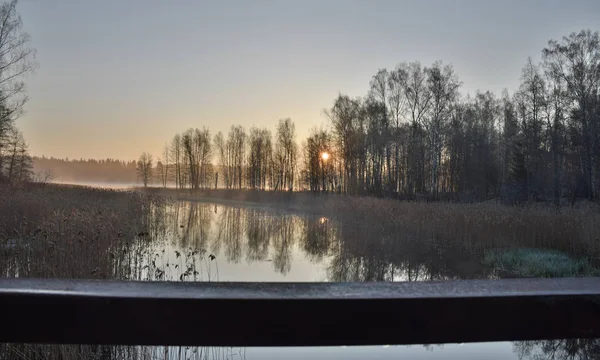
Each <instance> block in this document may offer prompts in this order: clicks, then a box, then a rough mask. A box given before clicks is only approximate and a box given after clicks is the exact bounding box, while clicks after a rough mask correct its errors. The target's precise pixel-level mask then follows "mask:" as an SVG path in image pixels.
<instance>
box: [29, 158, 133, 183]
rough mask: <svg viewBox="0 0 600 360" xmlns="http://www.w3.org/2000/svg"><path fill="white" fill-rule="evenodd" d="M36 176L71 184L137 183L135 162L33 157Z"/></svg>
mask: <svg viewBox="0 0 600 360" xmlns="http://www.w3.org/2000/svg"><path fill="white" fill-rule="evenodd" d="M32 160H33V169H34V171H35V173H37V174H51V177H52V180H56V181H60V182H73V183H115V184H117V183H118V184H134V183H137V175H136V162H135V161H120V160H116V159H104V160H93V159H79V160H77V159H71V160H70V159H58V158H53V157H50V158H47V157H33V159H32Z"/></svg>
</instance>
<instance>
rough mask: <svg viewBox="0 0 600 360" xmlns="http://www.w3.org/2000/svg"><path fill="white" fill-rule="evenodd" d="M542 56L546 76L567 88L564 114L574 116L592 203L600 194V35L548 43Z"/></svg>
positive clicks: (578, 149)
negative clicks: (599, 117)
mask: <svg viewBox="0 0 600 360" xmlns="http://www.w3.org/2000/svg"><path fill="white" fill-rule="evenodd" d="M542 54H543V58H544V66H545V68H546V70H547V72H548V73H550V74H551V75H552V77H553V78H555V79H560V81H561V82H564V84H565V87H566V92H564V96H565V97H566V98H567V99H568V100H569V103H570V106H569V107H568V108H565V109H564V110H565V111H566V112H568V113H569V114H570V115H571V129H572V130H573V137H574V139H573V140H574V143H575V144H577V145H576V152H577V155H578V156H579V158H581V159H582V160H581V161H580V165H579V166H580V169H581V173H582V174H583V181H584V184H585V188H586V189H585V190H586V192H587V195H588V197H589V198H590V199H593V198H594V196H595V193H596V192H597V191H600V159H599V156H598V155H597V154H599V153H600V140H599V139H600V122H599V121H597V117H598V113H597V108H596V109H595V107H594V106H595V105H594V104H595V103H597V102H598V99H597V98H598V88H599V86H600V35H599V33H598V32H597V31H596V32H591V31H590V30H582V31H581V32H579V33H572V34H570V35H569V36H566V37H564V38H563V39H562V41H561V42H559V41H555V40H551V41H549V42H548V47H546V48H545V49H544V50H543V53H542ZM565 104H566V103H565ZM595 110H596V111H595Z"/></svg>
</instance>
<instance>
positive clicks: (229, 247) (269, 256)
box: [126, 202, 488, 281]
mask: <svg viewBox="0 0 600 360" xmlns="http://www.w3.org/2000/svg"><path fill="white" fill-rule="evenodd" d="M153 225H154V226H153V229H152V232H151V233H152V234H151V235H152V236H151V237H150V238H151V240H147V239H146V240H143V241H138V242H137V243H136V244H137V245H138V248H136V249H135V251H136V252H138V253H143V254H144V255H145V256H146V258H145V260H141V261H137V262H133V263H131V266H134V267H135V266H138V267H139V266H140V265H141V266H148V269H150V270H152V271H154V272H155V274H157V275H160V276H163V278H164V279H177V276H179V275H178V274H177V271H173V268H171V269H169V270H170V271H169V272H168V271H167V270H166V269H165V267H166V266H167V265H168V266H170V267H172V266H173V264H172V263H171V262H170V260H168V258H169V256H170V255H172V254H173V253H175V252H180V253H181V254H184V253H185V254H187V255H189V254H190V253H193V255H192V257H197V259H190V261H191V265H190V266H192V267H194V268H198V267H201V268H202V269H203V270H205V273H207V272H208V271H209V270H211V269H212V267H211V266H207V265H209V264H210V263H212V262H215V261H216V262H215V266H214V268H215V269H213V270H214V271H211V275H213V276H212V277H211V278H206V277H204V278H198V277H196V278H195V279H196V280H197V281H202V280H222V281H247V280H252V281H281V280H285V281H431V280H450V279H470V278H482V277H486V276H488V274H487V273H486V271H485V269H484V268H483V266H481V264H480V263H479V262H478V261H477V260H476V259H475V258H473V257H472V256H470V255H469V254H466V253H464V252H460V251H458V250H457V249H455V248H452V247H449V246H447V245H446V246H443V245H440V244H436V243H434V242H430V241H427V239H414V238H412V237H410V236H409V234H381V233H379V234H373V233H370V231H372V229H369V228H367V227H364V226H361V225H360V222H352V223H344V224H340V223H338V222H336V221H335V220H333V219H328V218H325V217H322V216H314V215H299V214H291V213H273V212H269V211H266V210H264V209H260V208H240V207H230V206H221V205H215V204H204V203H189V202H181V203H176V204H173V205H169V206H166V207H165V208H163V209H157V210H156V211H155V219H154V220H153ZM150 253H154V254H155V259H149V258H147V256H148V255H149V254H150ZM156 254H158V256H156ZM161 254H164V256H163V255H161ZM182 256H183V255H182ZM213 257H214V258H215V259H216V260H212V258H213ZM207 259H208V260H207ZM152 261H154V262H152ZM217 264H218V266H219V267H220V268H219V270H220V277H219V278H216V277H215V276H216V267H217V266H216V265H217ZM267 268H270V270H269V271H268V270H267ZM177 269H179V270H180V271H183V270H187V269H189V266H188V267H185V268H181V267H178V268H177ZM194 271H198V270H197V269H196V270H192V274H193V272H194ZM163 272H164V274H163ZM168 273H169V274H170V275H169V274H168ZM134 275H135V271H134ZM142 275H146V278H145V279H148V276H147V275H148V271H146V272H144V271H142ZM167 275H169V276H167ZM160 276H158V277H156V278H157V279H161V277H160ZM126 278H127V277H126ZM132 278H134V279H135V278H139V276H138V277H135V276H134V277H132ZM142 278H143V277H142ZM150 280H151V279H150Z"/></svg>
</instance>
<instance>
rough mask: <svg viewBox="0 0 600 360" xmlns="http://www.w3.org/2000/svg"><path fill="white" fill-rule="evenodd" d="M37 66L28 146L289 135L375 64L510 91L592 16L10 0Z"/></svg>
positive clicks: (514, 8)
mask: <svg viewBox="0 0 600 360" xmlns="http://www.w3.org/2000/svg"><path fill="white" fill-rule="evenodd" d="M18 11H19V12H20V14H21V16H22V18H23V22H24V28H25V31H27V32H28V33H29V34H30V35H31V37H32V43H31V45H32V46H33V47H34V48H36V49H37V61H38V63H39V68H38V69H37V70H36V73H35V74H34V75H31V76H29V77H28V78H27V80H26V81H27V84H28V95H29V98H30V101H29V102H28V103H27V105H26V114H25V115H24V116H23V117H22V118H20V119H19V120H18V122H17V124H18V126H19V127H20V129H21V130H22V131H23V133H24V135H25V138H26V140H27V141H28V143H29V146H30V151H31V153H32V154H33V155H37V156H41V155H45V156H54V157H61V158H64V157H69V158H116V159H122V160H133V159H137V157H138V156H139V154H141V153H142V152H144V151H147V152H150V153H152V154H153V155H154V156H155V157H157V156H160V153H161V151H162V148H163V146H164V144H165V143H167V142H168V141H170V139H171V138H172V137H173V135H174V134H175V133H178V132H182V131H185V130H186V129H188V128H190V127H193V128H196V127H197V128H201V127H203V126H207V127H208V128H209V129H210V130H211V132H212V134H214V133H216V132H217V131H223V132H224V133H226V132H227V131H228V129H229V128H230V127H231V125H234V124H235V125H237V124H240V125H243V126H244V127H245V128H246V129H249V128H250V127H252V126H259V127H268V128H270V129H271V130H274V129H275V126H276V124H277V121H278V119H282V118H286V117H290V118H291V119H292V120H293V121H294V122H295V124H296V130H297V134H298V137H297V140H298V142H299V143H300V142H301V140H303V139H304V138H305V137H306V136H307V135H308V134H309V131H310V129H311V128H313V127H326V126H327V125H328V119H327V118H326V117H325V116H324V114H323V110H324V109H326V108H329V107H331V105H332V104H333V101H334V99H335V97H336V96H337V95H338V94H339V93H344V94H348V95H350V96H352V97H357V96H363V95H365V94H366V93H367V91H368V87H369V81H370V79H371V77H372V76H373V75H374V74H375V73H376V72H377V70H378V69H380V68H388V69H392V68H394V67H395V66H396V65H397V64H398V63H401V62H404V61H406V62H410V61H420V62H421V63H422V64H423V65H428V64H431V63H433V62H434V61H436V60H441V61H443V63H444V64H452V65H453V66H454V69H455V71H456V73H457V75H458V76H459V78H460V80H461V81H462V83H463V85H462V88H461V92H462V93H463V94H466V93H471V94H473V93H474V92H475V91H476V90H478V89H479V90H484V91H485V90H491V91H493V92H495V93H497V94H498V95H499V94H500V93H501V92H502V90H503V89H505V88H506V89H508V90H509V92H512V91H514V90H515V89H516V88H517V87H518V84H519V77H520V74H521V69H522V68H523V66H524V65H525V62H526V60H527V57H529V56H531V57H532V58H533V60H534V61H539V59H540V54H541V50H542V49H543V48H544V46H545V45H546V44H547V42H548V40H550V39H560V38H561V37H562V36H565V35H568V34H570V33H571V32H574V31H580V30H582V29H587V28H590V29H592V30H594V31H595V30H600V1H598V0H579V1H578V0H572V1H558V0H535V1H534V0H503V1H495V0H414V1H408V0H406V1H403V0H390V1H384V0H370V1H367V0H363V1H356V0H296V1H285V0H271V1H258V0H236V1H234V0H222V1H217V0H214V1H212V0H206V1H197V0H177V1H167V0H160V1H159V0H103V1H81V0H51V1H50V0H20V2H19V5H18Z"/></svg>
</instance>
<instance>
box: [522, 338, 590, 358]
mask: <svg viewBox="0 0 600 360" xmlns="http://www.w3.org/2000/svg"><path fill="white" fill-rule="evenodd" d="M513 347H514V351H515V353H516V354H517V356H518V357H519V359H522V360H526V359H527V360H529V359H531V360H546V359H548V360H563V359H569V360H588V359H600V340H598V339H567V340H543V341H518V342H515V343H514V345H513Z"/></svg>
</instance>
